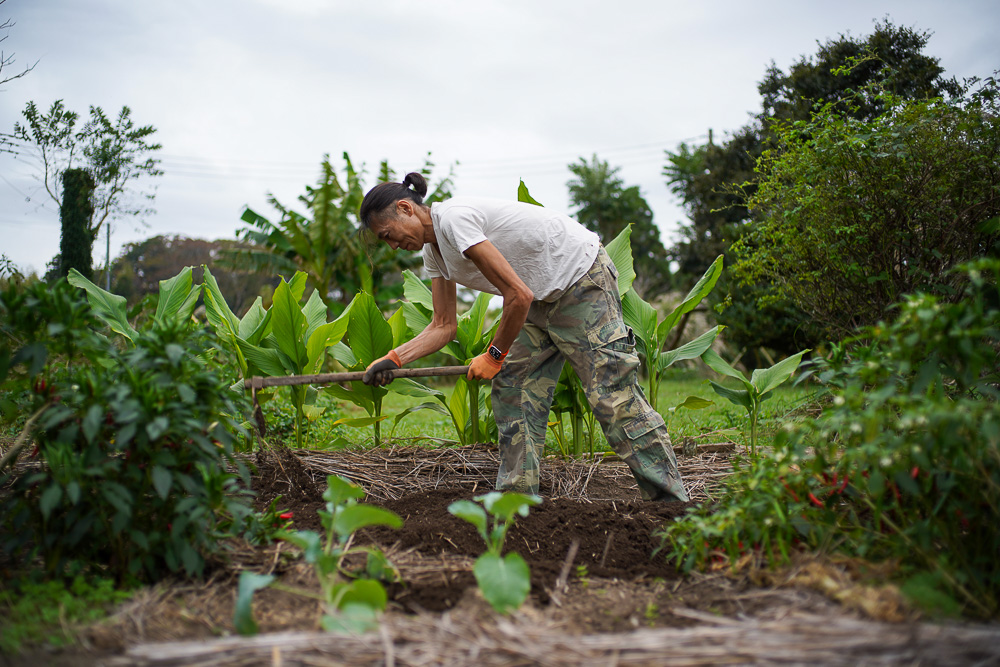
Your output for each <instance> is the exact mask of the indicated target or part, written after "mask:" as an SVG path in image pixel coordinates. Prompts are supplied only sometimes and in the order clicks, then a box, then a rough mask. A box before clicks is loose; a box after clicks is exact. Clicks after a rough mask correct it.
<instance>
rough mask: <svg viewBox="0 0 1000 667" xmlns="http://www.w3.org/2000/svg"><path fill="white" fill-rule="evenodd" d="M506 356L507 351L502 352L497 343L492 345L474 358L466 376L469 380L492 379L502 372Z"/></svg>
mask: <svg viewBox="0 0 1000 667" xmlns="http://www.w3.org/2000/svg"><path fill="white" fill-rule="evenodd" d="M497 357H499V358H497ZM506 358H507V352H501V351H500V350H499V349H498V348H497V347H496V346H495V345H490V347H489V349H488V350H487V351H486V352H483V353H482V354H480V355H479V356H478V357H476V358H475V359H473V360H472V362H471V363H470V364H469V372H468V373H467V374H466V376H465V377H466V378H467V379H469V380H492V379H493V378H494V377H495V376H496V374H497V373H499V372H500V369H501V368H502V367H503V360H504V359H506Z"/></svg>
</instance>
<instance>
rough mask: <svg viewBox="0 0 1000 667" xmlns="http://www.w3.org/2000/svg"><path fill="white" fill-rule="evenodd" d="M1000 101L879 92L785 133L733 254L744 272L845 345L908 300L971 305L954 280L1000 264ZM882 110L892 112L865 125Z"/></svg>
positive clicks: (993, 93)
mask: <svg viewBox="0 0 1000 667" xmlns="http://www.w3.org/2000/svg"><path fill="white" fill-rule="evenodd" d="M997 93H998V90H997V85H996V82H995V81H994V80H993V79H989V80H988V81H987V82H986V83H985V85H983V86H982V89H981V90H979V91H978V92H975V93H973V94H971V95H969V96H968V97H966V98H964V99H959V100H957V101H945V100H942V99H939V98H938V99H926V100H923V99H922V100H906V99H903V98H900V97H896V96H894V95H892V94H890V93H888V92H885V91H883V90H881V89H879V88H877V87H868V88H866V89H863V90H861V91H859V92H858V93H857V95H856V96H855V97H854V98H853V99H849V100H841V101H839V102H831V103H829V104H827V105H826V106H824V107H822V108H821V109H819V110H818V111H816V113H815V114H814V115H813V116H812V118H811V119H810V120H808V121H796V122H790V123H783V124H782V123H776V124H775V125H774V126H772V129H773V133H774V135H775V138H776V148H774V149H771V150H768V151H765V152H764V154H763V156H762V157H761V159H760V160H759V161H758V166H757V171H758V172H759V173H760V175H761V180H760V182H759V185H758V187H757V189H756V191H755V192H753V193H752V195H751V196H750V197H749V199H748V201H747V206H748V207H749V208H750V209H751V210H752V212H753V214H754V218H755V222H753V223H752V224H751V225H750V226H749V227H748V228H747V231H746V233H745V234H744V235H743V236H742V237H741V239H740V240H739V241H738V242H737V243H735V244H734V246H733V251H734V252H735V254H736V256H737V262H736V263H735V266H734V270H735V272H736V274H737V275H738V276H739V277H740V278H741V279H742V280H743V281H744V282H746V283H754V282H759V281H763V282H766V283H769V284H771V285H772V286H773V288H774V289H773V292H772V293H771V294H770V296H769V297H768V298H771V299H779V300H780V299H787V300H788V301H789V302H790V303H791V305H793V306H794V307H796V308H798V309H801V310H802V311H803V312H804V313H805V314H806V315H807V316H808V317H809V318H810V319H811V320H813V322H814V323H815V324H817V325H818V326H820V327H821V328H822V329H823V330H824V331H825V335H826V336H828V337H832V338H837V339H839V338H841V337H843V336H845V335H851V334H853V333H854V332H855V330H856V328H858V327H862V326H871V325H874V324H875V323H876V322H878V321H879V320H881V319H883V318H885V317H886V316H887V315H888V312H889V310H888V309H889V308H890V307H891V306H892V305H893V304H895V303H897V302H898V301H899V300H900V299H901V298H902V297H903V295H904V294H913V293H915V292H917V291H923V292H927V293H931V294H935V295H936V296H938V297H940V298H942V299H949V300H954V299H957V298H958V297H960V296H961V290H962V286H961V284H960V283H961V279H962V276H961V274H959V273H956V272H954V271H952V269H953V268H954V267H955V266H957V265H959V264H960V263H962V262H967V261H970V260H972V259H974V258H976V257H981V256H984V255H990V254H992V255H994V256H995V255H996V253H997V251H998V241H1000V234H998V228H997V215H998V213H1000V172H998V171H997V169H996V164H997V160H998V159H1000V113H998V112H1000V108H998V102H1000V97H998V95H997ZM871 99H876V100H877V101H878V102H879V104H880V105H881V106H882V107H883V108H884V109H885V111H884V112H883V113H882V114H880V115H878V116H877V117H874V118H872V119H865V118H859V117H856V116H855V115H853V114H852V110H853V109H852V107H851V104H855V105H857V104H863V103H864V102H865V100H871ZM765 301H766V299H765Z"/></svg>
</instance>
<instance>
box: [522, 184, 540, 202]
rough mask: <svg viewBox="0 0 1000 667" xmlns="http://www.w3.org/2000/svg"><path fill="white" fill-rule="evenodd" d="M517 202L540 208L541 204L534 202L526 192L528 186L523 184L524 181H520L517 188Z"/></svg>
mask: <svg viewBox="0 0 1000 667" xmlns="http://www.w3.org/2000/svg"><path fill="white" fill-rule="evenodd" d="M517 201H519V202H524V203H525V204H534V205H535V206H541V203H539V202H538V201H536V200H535V198H534V197H532V196H531V194H530V193H529V192H528V186H527V185H525V184H524V180H521V182H520V183H519V184H518V186H517Z"/></svg>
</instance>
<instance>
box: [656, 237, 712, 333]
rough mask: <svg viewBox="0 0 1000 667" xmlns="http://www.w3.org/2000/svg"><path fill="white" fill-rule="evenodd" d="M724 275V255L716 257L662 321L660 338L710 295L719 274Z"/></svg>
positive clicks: (659, 330)
mask: <svg viewBox="0 0 1000 667" xmlns="http://www.w3.org/2000/svg"><path fill="white" fill-rule="evenodd" d="M721 275H722V255H719V256H718V257H716V258H715V261H714V262H712V265H711V266H710V267H708V269H707V270H706V271H705V273H704V274H703V275H702V276H701V278H699V279H698V282H697V283H695V286H694V287H692V288H691V291H690V292H688V293H687V296H685V297H684V300H683V301H681V303H680V304H679V305H678V306H677V307H676V308H674V309H673V311H672V312H671V313H670V314H669V315H667V318H666V319H665V320H663V322H661V323H660V326H659V329H658V330H657V334H658V335H659V337H660V339H661V340H662V339H664V338H666V335H667V332H668V331H670V330H671V329H673V328H674V326H675V325H676V324H677V322H678V321H679V320H680V319H681V316H683V315H684V314H685V313H687V312H690V311H692V310H694V309H695V307H697V305H698V304H699V303H701V300H702V299H704V298H705V297H706V296H708V294H709V292H711V291H712V289H714V288H715V283H717V282H718V281H719V276H721Z"/></svg>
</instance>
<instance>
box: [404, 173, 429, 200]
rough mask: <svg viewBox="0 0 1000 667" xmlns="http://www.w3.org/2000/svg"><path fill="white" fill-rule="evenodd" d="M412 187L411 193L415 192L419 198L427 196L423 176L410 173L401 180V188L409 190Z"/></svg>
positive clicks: (425, 181)
mask: <svg viewBox="0 0 1000 667" xmlns="http://www.w3.org/2000/svg"><path fill="white" fill-rule="evenodd" d="M410 186H413V191H414V192H416V193H417V194H418V195H420V196H421V197H424V196H425V195H426V194H427V179H425V178H424V176H423V174H420V173H417V172H415V171H411V172H410V173H409V174H407V175H406V178H404V179H403V187H404V188H409V187H410Z"/></svg>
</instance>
